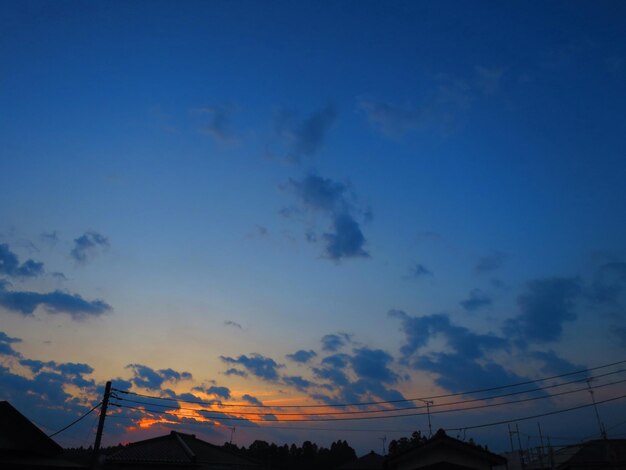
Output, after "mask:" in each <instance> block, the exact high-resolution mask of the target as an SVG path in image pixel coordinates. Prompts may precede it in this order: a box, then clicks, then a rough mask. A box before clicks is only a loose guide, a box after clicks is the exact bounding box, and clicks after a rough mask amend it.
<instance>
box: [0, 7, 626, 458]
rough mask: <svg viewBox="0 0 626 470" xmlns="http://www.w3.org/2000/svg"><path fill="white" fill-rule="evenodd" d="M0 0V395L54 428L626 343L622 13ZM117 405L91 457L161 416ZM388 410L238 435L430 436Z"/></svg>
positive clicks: (571, 364) (440, 377)
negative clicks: (156, 399) (331, 427)
mask: <svg viewBox="0 0 626 470" xmlns="http://www.w3.org/2000/svg"><path fill="white" fill-rule="evenodd" d="M0 8H1V14H0V18H1V19H0V54H1V56H2V64H3V65H2V68H1V69H0V81H1V83H2V86H1V87H0V109H2V110H3V112H2V113H0V148H1V149H2V150H1V151H0V181H1V184H0V200H2V201H3V204H2V205H1V206H0V318H1V319H2V321H1V323H0V324H1V325H2V326H1V328H0V331H2V332H3V335H0V346H2V347H0V353H2V354H1V355H0V360H2V368H1V369H0V370H1V371H2V374H3V375H4V377H5V379H4V380H3V381H1V382H0V398H6V399H9V400H10V401H12V402H16V403H15V404H16V406H18V407H19V408H21V410H22V411H23V412H24V413H25V414H26V415H27V416H29V417H30V418H31V419H33V420H34V421H35V422H37V423H38V424H39V425H40V426H42V427H43V428H44V429H46V430H47V431H50V432H52V431H54V430H56V429H57V428H60V427H62V426H63V424H65V423H66V422H69V421H71V420H72V419H73V418H74V417H76V416H78V415H80V413H82V412H84V411H87V410H88V409H89V408H91V406H93V404H94V403H95V402H96V401H97V396H98V393H100V392H101V389H102V386H103V384H104V382H105V381H107V380H110V379H116V380H119V383H120V384H123V385H125V386H128V387H132V389H133V390H135V391H137V392H138V393H141V392H142V391H143V392H149V393H150V394H153V395H154V394H158V393H174V394H179V395H180V394H185V393H194V394H195V396H197V397H200V398H202V399H206V398H207V397H213V398H214V399H218V398H219V399H221V400H225V401H229V400H231V401H233V400H234V401H239V402H241V401H243V402H245V401H246V400H248V401H250V400H252V399H253V398H254V399H257V400H260V401H262V402H264V403H270V404H280V403H283V404H284V403H295V404H302V403H309V404H310V403H332V402H335V403H336V402H342V401H348V402H351V403H352V402H354V403H360V402H365V401H373V400H374V401H375V400H388V399H394V398H397V397H404V398H411V397H419V396H427V395H436V394H441V393H446V392H460V391H468V390H473V389H477V388H482V387H484V386H496V385H502V384H506V383H513V382H518V381H524V380H532V379H537V378H540V377H545V376H547V375H557V374H560V373H563V372H564V371H565V372H567V371H571V370H576V369H577V368H586V367H593V366H596V365H600V364H604V363H608V362H612V361H618V360H621V359H622V358H623V357H624V352H625V351H624V348H625V347H626V317H625V310H624V307H625V305H626V304H625V303H624V301H625V300H626V299H625V298H624V297H625V295H624V294H625V290H624V289H625V287H626V246H625V245H624V240H626V217H625V216H626V214H625V211H624V207H626V189H625V188H626V185H624V180H625V177H626V163H625V159H624V155H625V153H626V142H625V140H624V138H623V136H624V135H625V134H626V132H625V131H626V118H625V116H626V113H625V112H624V111H625V110H626V85H625V84H626V46H625V44H626V41H625V40H624V39H625V38H624V32H623V26H622V25H623V18H624V14H625V13H626V11H625V9H624V5H623V4H621V2H593V3H592V2H549V3H547V4H541V5H540V4H536V3H527V2H513V3H507V4H492V3H488V2H478V3H473V4H471V5H464V4H461V3H458V2H436V3H427V2H399V1H398V2H240V1H237V2H217V1H216V2H185V3H183V4H175V3H174V2H127V3H123V2H112V3H97V2H90V3H86V2H82V3H81V2H41V1H39V2H5V3H3V5H2V7H0ZM33 361H35V362H33ZM233 370H235V371H236V372H233ZM159 371H160V372H159ZM184 373H186V374H184ZM212 387H213V388H212ZM166 389H167V390H170V392H162V390H166ZM608 389H610V387H606V389H603V390H605V391H603V392H602V393H605V394H606V396H605V398H610V397H611V396H616V395H618V394H619V392H620V390H619V386H616V387H613V388H612V389H610V390H608ZM622 389H623V388H622ZM225 390H228V393H226V392H225ZM606 390H608V391H606ZM26 391H31V392H32V394H28V395H25V394H24V392H26ZM216 392H219V393H216ZM597 394H598V395H600V394H601V392H600V391H598V392H597ZM244 396H247V397H248V398H243V397H244ZM577 399H578V402H576V400H574V399H573V398H572V400H573V401H572V403H574V402H576V403H582V402H584V401H585V400H587V401H588V397H587V396H585V397H578V398H577ZM46 403H48V404H51V403H54V404H55V405H57V406H54V407H52V408H50V407H48V405H46ZM542 403H543V402H542ZM568 403H569V402H568ZM559 404H560V405H564V403H560V402H559V401H558V400H557V399H554V400H553V401H551V402H550V403H549V404H547V403H543V405H536V408H533V409H532V410H530V409H528V410H525V411H526V412H527V414H528V413H531V412H536V411H537V410H548V409H553V408H555V407H558V405H559ZM601 411H604V412H605V413H606V415H607V418H606V421H607V423H606V425H607V426H611V425H617V424H618V423H619V421H620V419H619V416H620V413H621V415H622V416H623V411H624V409H623V405H619V404H615V403H612V404H607V405H603V409H602V410H601ZM517 412H519V411H517ZM587 412H588V410H587V411H581V413H587ZM494 413H495V412H494ZM499 413H500V414H499V415H498V416H499V417H501V418H504V419H506V418H510V417H511V416H515V415H516V414H515V413H516V410H515V409H510V410H507V411H500V412H499ZM496 414H497V413H496ZM482 416H483V415H480V416H472V417H464V416H459V417H450V418H447V419H448V421H445V420H444V418H441V420H442V421H441V422H440V425H441V426H444V427H445V426H449V427H453V426H455V425H458V426H468V424H467V423H475V422H477V421H479V420H480V419H481V417H482ZM494 416H495V415H494ZM563 416H565V415H563ZM568 416H569V415H568ZM572 416H573V417H572V418H571V419H574V420H576V422H577V423H581V422H582V423H584V424H583V425H581V426H580V427H581V429H579V430H578V431H577V434H576V435H575V436H571V437H572V438H576V439H579V438H581V437H584V436H586V435H589V434H590V433H593V432H594V429H595V427H594V426H595V423H594V422H593V419H592V418H593V416H592V415H591V414H590V412H589V413H587V415H572ZM131 418H132V419H128V420H122V419H120V420H119V421H118V423H124V424H123V425H122V424H116V425H115V426H113V427H111V428H110V431H109V433H108V435H107V436H105V441H106V442H108V443H117V442H118V441H119V440H126V441H128V440H136V439H138V438H140V437H142V436H144V435H148V434H150V433H152V434H153V435H154V434H158V433H160V432H163V430H164V429H165V428H166V427H167V426H166V425H165V424H159V423H156V424H153V425H152V426H147V427H144V428H140V429H135V428H134V427H133V426H134V425H135V424H136V423H137V422H138V421H137V420H138V419H139V417H138V416H133V417H131ZM86 421H89V420H86ZM398 423H399V424H398ZM455 423H456V424H455ZM458 423H464V424H463V425H461V424H458ZM89 424H90V423H87V424H86V425H84V426H83V425H81V426H83V427H82V428H81V427H78V428H75V429H74V430H69V431H67V433H66V434H61V435H59V437H58V438H59V442H61V443H62V444H63V445H80V443H81V442H83V441H86V440H87V437H85V436H88V435H89V434H88V433H89V431H90V428H89ZM274 424H275V423H274ZM386 424H387V425H386V426H384V425H382V424H380V425H379V426H378V427H377V426H375V425H374V424H372V423H367V424H359V426H360V427H361V429H362V432H360V431H358V432H357V431H353V432H351V433H349V434H346V432H339V431H337V433H336V434H333V433H330V434H328V435H323V436H321V435H320V433H319V432H315V431H312V430H310V429H309V430H307V429H306V427H305V429H303V430H299V431H297V432H296V431H285V430H280V429H270V428H269V427H268V426H269V425H268V426H261V427H258V426H257V427H253V428H250V429H245V428H244V429H242V430H240V431H238V434H237V438H238V439H240V441H239V443H240V444H247V443H249V442H251V441H252V440H254V439H266V440H276V441H278V442H282V441H286V442H293V441H296V442H298V441H301V440H304V439H311V440H313V441H318V442H320V443H322V444H327V445H328V443H326V442H324V439H331V438H340V437H341V438H342V439H344V438H347V439H348V441H349V442H350V443H351V444H352V445H354V446H355V447H357V450H359V451H366V450H369V449H370V448H378V446H379V440H378V438H379V437H380V436H379V435H378V434H380V433H376V432H374V431H373V430H372V429H374V430H376V429H380V430H384V429H389V428H390V427H392V425H393V426H395V429H406V430H407V433H406V434H407V435H408V434H410V432H411V430H414V429H416V428H420V429H422V430H424V429H425V427H424V426H425V422H424V419H423V418H421V421H420V422H418V423H415V422H414V420H410V419H409V420H398V421H396V422H394V421H393V420H392V421H390V422H389V423H386ZM169 425H172V426H183V427H181V429H184V425H181V424H180V423H178V422H176V423H170V424H169ZM186 425H187V426H192V424H189V423H187V424H186ZM544 425H545V426H546V427H547V429H548V430H549V431H550V430H551V431H552V432H553V433H559V432H561V433H563V432H566V431H567V430H568V428H571V426H569V422H568V421H567V420H566V419H563V420H553V421H551V422H549V421H546V422H545V423H544ZM193 426H197V427H198V431H199V432H203V433H205V434H204V435H205V436H206V437H207V438H211V439H214V440H215V441H216V442H222V441H223V440H226V438H227V437H229V436H230V430H229V429H228V428H227V427H224V426H222V427H220V426H218V425H212V426H210V425H207V424H206V423H204V424H203V423H193ZM350 426H351V428H355V427H356V426H357V424H355V423H352V424H350ZM344 427H345V426H344ZM622 431H623V430H622ZM616 432H619V429H617V431H616ZM570 434H571V432H570ZM390 437H391V436H390ZM395 437H399V436H397V435H395ZM506 437H507V436H506V433H505V431H503V430H502V429H498V428H494V429H490V430H489V431H484V432H482V434H477V435H476V437H475V438H476V439H477V440H482V441H485V442H488V443H489V444H490V446H495V447H496V448H497V447H498V446H500V447H505V446H506V444H507V442H508V440H507V439H506Z"/></svg>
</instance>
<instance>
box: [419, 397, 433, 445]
mask: <svg viewBox="0 0 626 470" xmlns="http://www.w3.org/2000/svg"><path fill="white" fill-rule="evenodd" d="M419 400H420V401H422V402H424V403H426V414H428V437H433V427H432V425H431V424H430V405H432V404H433V403H434V401H432V400H422V399H421V398H420V399H419Z"/></svg>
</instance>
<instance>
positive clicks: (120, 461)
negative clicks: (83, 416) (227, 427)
mask: <svg viewBox="0 0 626 470" xmlns="http://www.w3.org/2000/svg"><path fill="white" fill-rule="evenodd" d="M104 468H110V469H113V468H115V469H138V468H162V469H167V470H176V469H203V470H204V469H214V470H218V469H219V470H257V469H261V468H262V467H261V465H259V464H258V463H256V462H254V461H252V460H249V459H247V458H245V457H241V456H239V455H236V454H234V453H231V452H229V451H227V450H224V449H222V448H221V447H218V446H216V445H213V444H210V443H208V442H206V441H203V440H201V439H198V438H196V436H195V434H183V433H180V432H176V431H172V432H170V433H169V434H166V435H165V436H161V437H155V438H153V439H146V440H145V441H138V442H134V443H132V444H129V445H128V446H126V447H124V448H123V449H122V450H120V451H119V452H116V453H114V454H111V455H110V456H108V457H107V458H106V460H105V465H104Z"/></svg>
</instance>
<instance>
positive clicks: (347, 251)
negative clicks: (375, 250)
mask: <svg viewBox="0 0 626 470" xmlns="http://www.w3.org/2000/svg"><path fill="white" fill-rule="evenodd" d="M324 240H325V241H326V250H325V253H326V256H327V257H328V258H330V259H332V260H340V259H342V258H357V257H364V258H369V253H368V252H367V251H365V249H364V248H363V246H364V245H365V237H364V236H363V232H361V227H360V226H359V223H358V222H357V221H356V220H354V218H353V217H352V215H350V214H348V213H343V214H338V215H337V216H336V217H335V218H334V220H333V231H332V232H330V233H324Z"/></svg>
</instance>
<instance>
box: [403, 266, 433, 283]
mask: <svg viewBox="0 0 626 470" xmlns="http://www.w3.org/2000/svg"><path fill="white" fill-rule="evenodd" d="M432 275H433V273H432V271H431V270H430V269H428V268H427V267H426V266H424V265H423V264H420V263H417V264H415V265H414V266H411V268H410V269H409V274H408V275H407V276H406V279H421V278H423V277H426V276H432Z"/></svg>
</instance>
